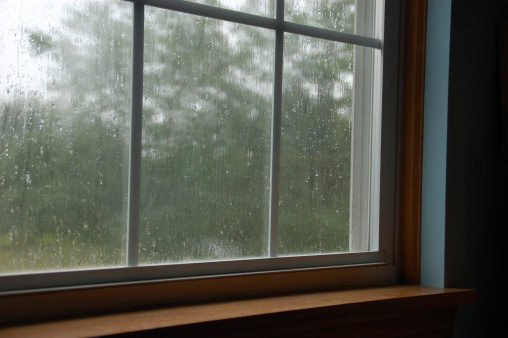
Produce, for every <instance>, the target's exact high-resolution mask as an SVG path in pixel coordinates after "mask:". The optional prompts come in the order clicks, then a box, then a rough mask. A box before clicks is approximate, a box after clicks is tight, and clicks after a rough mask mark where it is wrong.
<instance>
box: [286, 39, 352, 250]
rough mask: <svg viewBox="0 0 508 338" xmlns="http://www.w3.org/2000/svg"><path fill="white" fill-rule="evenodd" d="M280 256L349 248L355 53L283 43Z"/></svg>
mask: <svg viewBox="0 0 508 338" xmlns="http://www.w3.org/2000/svg"><path fill="white" fill-rule="evenodd" d="M284 53H285V55H284V83H283V107H282V141H281V174H280V177H281V178H280V216H279V224H280V225H279V245H280V248H279V252H280V253H281V254H282V255H290V254H310V253H329V252H345V251H348V246H349V204H350V170H351V127H352V102H353V46H351V45H347V44H342V43H336V42H329V41H324V40H320V39H314V38H308V37H299V36H296V35H293V34H286V36H285V50H284Z"/></svg>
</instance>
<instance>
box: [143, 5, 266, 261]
mask: <svg viewBox="0 0 508 338" xmlns="http://www.w3.org/2000/svg"><path fill="white" fill-rule="evenodd" d="M145 25H146V26H145V45H146V47H145V67H144V83H145V90H144V93H145V102H144V109H143V121H144V125H143V130H144V133H143V154H142V156H143V158H142V168H143V176H142V180H141V182H142V200H141V224H140V228H141V230H140V231H141V233H140V235H141V243H140V244H141V248H140V259H141V261H142V262H144V263H160V262H175V261H189V260H210V259H227V258H238V257H256V256H265V255H266V254H267V247H268V245H267V238H268V206H269V203H268V200H269V198H268V196H269V195H268V194H269V190H268V188H269V178H270V135H271V110H272V92H273V84H272V83H273V45H274V34H273V32H272V31H268V30H265V29H260V28H255V27H248V26H244V25H239V24H233V23H229V22H221V21H218V20H214V19H207V18H202V17H195V16H192V15H188V14H181V13H177V12H172V11H168V10H160V9H154V8H150V7H148V8H147V9H146V24H145Z"/></svg>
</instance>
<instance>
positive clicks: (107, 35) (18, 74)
mask: <svg viewBox="0 0 508 338" xmlns="http://www.w3.org/2000/svg"><path fill="white" fill-rule="evenodd" d="M131 11H132V5H131V4H129V3H124V2H112V1H107V2H106V1H100V2H99V1H79V2H77V1H59V2H47V1H30V2H27V1H3V2H2V11H1V12H0V21H1V22H2V30H1V31H0V50H2V52H1V53H0V130H1V132H0V133H1V138H0V194H1V196H0V272H19V271H30V270H54V269H74V268H83V267H95V266H105V265H108V266H110V265H117V264H123V263H124V261H125V258H124V256H125V253H124V246H125V236H126V216H125V215H126V194H127V189H126V187H127V173H128V168H127V161H126V160H127V159H128V156H127V151H128V143H127V142H128V139H129V128H128V119H129V115H130V104H129V102H130V99H129V98H130V89H129V87H130V85H129V82H130V80H129V78H130V67H131V61H130V58H131V54H132V52H131V31H132V27H131V21H132V18H131Z"/></svg>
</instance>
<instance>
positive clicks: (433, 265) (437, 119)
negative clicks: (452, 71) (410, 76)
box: [421, 0, 452, 287]
mask: <svg viewBox="0 0 508 338" xmlns="http://www.w3.org/2000/svg"><path fill="white" fill-rule="evenodd" d="M451 3H452V1H451V0H428V7H427V46H426V69H425V103H424V104H425V106H424V107H425V108H424V109H425V110H424V131H423V169H422V170H423V172H422V175H423V177H422V185H423V187H422V219H421V222H422V233H421V254H422V260H421V284H422V285H428V286H437V287H444V281H445V266H444V264H445V263H444V256H445V216H446V202H445V200H446V147H447V127H448V122H447V119H448V74H449V60H450V58H449V56H450V20H451Z"/></svg>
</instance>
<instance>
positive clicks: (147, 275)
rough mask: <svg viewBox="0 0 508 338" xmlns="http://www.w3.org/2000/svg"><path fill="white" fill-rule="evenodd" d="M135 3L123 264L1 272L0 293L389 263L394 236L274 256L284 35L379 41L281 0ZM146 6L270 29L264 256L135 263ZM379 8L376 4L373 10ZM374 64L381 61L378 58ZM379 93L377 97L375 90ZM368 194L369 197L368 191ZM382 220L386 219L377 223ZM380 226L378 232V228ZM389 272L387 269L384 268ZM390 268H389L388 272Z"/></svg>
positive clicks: (378, 47) (367, 43)
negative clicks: (243, 8)
mask: <svg viewBox="0 0 508 338" xmlns="http://www.w3.org/2000/svg"><path fill="white" fill-rule="evenodd" d="M124 1H130V2H133V3H134V6H133V7H134V28H133V29H134V36H133V40H134V41H133V45H134V48H133V49H134V55H133V86H132V123H131V128H132V130H131V149H130V156H131V158H130V168H129V196H128V197H129V202H128V203H129V204H128V205H129V211H128V213H129V220H128V239H127V248H128V254H127V266H123V267H115V268H106V269H101V268H99V269H97V268H94V269H90V270H80V271H59V272H43V273H37V280H35V279H33V278H25V277H26V276H27V275H24V274H23V275H22V274H19V275H17V274H14V275H12V276H2V277H1V280H2V287H1V290H0V291H13V290H20V289H34V288H46V287H64V286H74V285H84V284H97V283H105V282H108V283H122V282H132V281H140V280H151V279H161V278H185V277H196V276H208V275H224V274H232V273H246V272H254V271H275V270H294V269H297V270H298V269H309V268H324V267H337V266H349V265H368V266H371V265H372V266H379V265H386V264H389V265H391V264H393V261H392V259H391V257H393V253H392V252H391V251H392V249H391V248H392V246H393V240H390V239H389V237H391V236H390V235H388V236H381V237H384V238H385V239H384V240H382V241H381V242H380V245H379V248H377V250H374V251H368V252H350V253H340V254H315V255H305V256H291V257H277V232H278V200H279V199H278V186H279V179H278V175H279V171H280V137H281V133H280V119H281V106H282V67H283V62H282V61H283V48H282V47H283V35H284V33H295V34H299V35H305V36H310V37H315V38H320V39H325V40H331V41H337V42H343V43H349V44H354V45H356V46H364V47H370V48H373V49H374V51H378V52H379V53H378V54H380V52H381V51H382V50H383V40H382V39H378V38H369V37H365V36H361V35H354V34H348V33H342V32H338V31H332V30H327V29H321V28H316V27H311V26H306V25H301V24H295V23H291V22H286V21H284V16H283V11H284V1H283V0H277V16H276V18H275V19H272V18H266V17H262V16H257V15H252V14H246V13H240V12H236V11H232V10H227V9H222V8H216V7H213V6H208V5H202V4H197V3H191V2H186V1H180V0H173V1H167V0H144V1H135V0H124ZM145 5H149V6H154V7H159V8H165V9H170V10H176V11H180V12H185V13H188V14H194V15H200V16H205V17H209V18H216V19H221V20H226V21H231V22H237V23H241V24H245V25H250V26H256V27H263V28H267V29H272V30H274V31H275V33H276V36H277V39H276V46H275V51H276V52H275V63H276V65H275V72H274V73H275V75H274V98H273V102H274V103H273V105H274V106H273V112H272V114H273V119H274V120H273V126H272V128H273V129H272V138H273V139H272V161H271V183H270V184H271V193H270V196H271V201H270V204H271V207H270V218H269V219H270V224H269V227H270V240H269V243H270V244H269V245H270V247H269V257H267V258H253V259H233V260H228V261H211V262H193V263H184V264H169V265H166V264H164V265H152V266H138V258H139V228H140V196H141V194H140V183H141V133H142V130H141V126H142V123H141V121H142V110H143V107H142V105H143V53H144V51H143V46H144V41H143V40H144V7H145ZM377 10H378V11H379V8H378V9H377ZM377 62H378V64H379V63H382V60H381V59H380V58H378V59H377ZM377 88H379V86H378V87H377ZM378 95H380V94H379V93H378ZM368 196H370V195H368ZM382 223H383V224H384V223H385V222H382ZM381 227H382V226H380V231H383V229H381ZM386 271H387V273H389V274H391V273H392V269H388V270H386ZM388 271H390V272H388Z"/></svg>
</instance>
